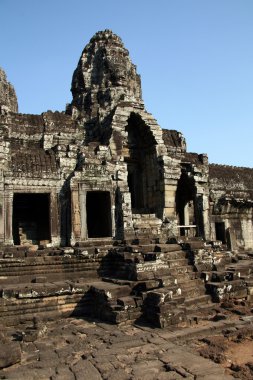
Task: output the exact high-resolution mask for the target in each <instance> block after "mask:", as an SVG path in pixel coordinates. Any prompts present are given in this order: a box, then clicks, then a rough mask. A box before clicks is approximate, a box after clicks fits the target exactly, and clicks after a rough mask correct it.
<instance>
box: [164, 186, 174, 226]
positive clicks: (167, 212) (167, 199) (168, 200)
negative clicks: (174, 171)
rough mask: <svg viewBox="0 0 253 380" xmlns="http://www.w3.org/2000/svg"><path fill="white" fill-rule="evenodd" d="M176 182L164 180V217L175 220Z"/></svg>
mask: <svg viewBox="0 0 253 380" xmlns="http://www.w3.org/2000/svg"><path fill="white" fill-rule="evenodd" d="M176 191H177V180H166V181H165V191H164V195H165V196H164V216H165V217H166V218H169V219H171V220H176Z"/></svg>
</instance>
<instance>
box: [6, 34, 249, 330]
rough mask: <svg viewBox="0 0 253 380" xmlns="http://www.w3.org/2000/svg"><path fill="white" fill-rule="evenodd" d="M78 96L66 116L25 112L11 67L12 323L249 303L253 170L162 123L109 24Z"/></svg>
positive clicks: (81, 65) (159, 320)
mask: <svg viewBox="0 0 253 380" xmlns="http://www.w3.org/2000/svg"><path fill="white" fill-rule="evenodd" d="M71 92H72V95H73V100H72V102H71V103H70V104H68V105H67V107H66V111H65V112H51V111H47V112H44V113H42V114H41V115H32V114H20V113H18V104H17V98H16V95H15V90H14V88H13V87H12V85H11V84H10V83H8V81H7V79H6V75H5V73H4V71H3V70H0V158H1V160H0V164H1V170H0V181H1V182H0V186H1V190H0V191H1V196H0V242H1V251H0V257H1V258H0V260H1V266H0V295H1V298H0V301H1V302H0V310H1V313H0V319H1V321H4V322H5V323H9V324H12V323H13V324H15V323H18V321H20V320H21V319H29V318H30V319H31V318H32V317H33V316H34V315H35V314H36V315H38V314H40V315H41V316H42V317H45V318H47V317H48V316H50V315H66V316H68V315H70V314H71V315H72V314H73V315H74V314H75V313H76V314H78V313H79V314H83V315H84V314H89V315H96V316H98V317H99V318H102V319H105V320H110V321H114V322H120V321H125V320H136V319H137V318H139V317H140V316H141V315H142V316H143V315H144V316H145V317H146V318H147V319H148V320H149V321H151V322H153V323H154V324H155V325H159V326H161V327H164V326H166V325H169V324H171V323H178V322H179V321H182V320H184V319H185V318H187V316H191V315H193V314H192V313H193V311H192V308H193V306H194V305H195V306H196V305H202V306H203V305H205V306H206V305H207V304H208V305H209V304H210V302H212V301H215V302H219V301H221V300H222V299H227V298H244V299H246V300H248V301H249V302H251V297H252V296H251V294H252V293H253V291H252V290H253V287H252V288H251V287H250V284H251V281H252V280H251V272H252V270H253V269H252V268H253V265H252V262H251V257H252V256H251V252H252V250H253V214H252V212H253V169H249V168H238V167H230V166H224V165H216V164H215V165H214V164H209V163H208V157H207V155H206V154H198V153H189V152H187V149H186V142H185V139H184V137H183V135H182V134H181V133H180V132H178V131H175V130H167V129H162V128H161V127H160V126H159V125H158V123H157V121H156V120H155V118H154V117H153V116H152V115H151V114H150V113H148V112H147V111H146V109H145V106H144V103H143V100H142V91H141V78H140V75H139V74H138V73H137V70H136V66H135V65H134V64H133V63H132V62H131V60H130V57H129V53H128V51H127V50H126V48H125V47H124V45H123V43H122V41H121V39H120V38H119V37H118V36H117V35H115V34H114V33H112V32H111V31H109V30H105V31H102V32H98V33H96V34H95V35H94V37H92V39H91V40H90V42H89V43H88V45H87V46H86V47H85V48H84V50H83V52H82V54H81V57H80V59H79V62H78V64H77V67H76V69H75V71H74V74H73V78H72V85H71ZM240 259H241V260H240ZM252 286H253V285H252ZM231 289H232V290H231ZM198 302H199V303H198ZM162 305H165V306H162ZM198 308H199V306H198Z"/></svg>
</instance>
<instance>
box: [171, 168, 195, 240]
mask: <svg viewBox="0 0 253 380" xmlns="http://www.w3.org/2000/svg"><path fill="white" fill-rule="evenodd" d="M195 199H196V189H195V183H194V179H193V178H192V177H189V176H188V173H187V172H186V171H183V172H182V174H181V177H180V179H179V181H178V187H177V192H176V211H177V217H178V223H179V225H180V226H181V227H180V235H181V236H185V235H186V236H191V237H193V236H196V234H197V228H196V224H197V223H196V215H195V214H196V210H195Z"/></svg>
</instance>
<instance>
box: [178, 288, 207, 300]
mask: <svg viewBox="0 0 253 380" xmlns="http://www.w3.org/2000/svg"><path fill="white" fill-rule="evenodd" d="M181 291H182V293H181V294H182V295H183V296H184V297H185V298H186V299H187V298H194V297H198V296H201V295H204V294H206V289H205V288H203V287H196V286H194V287H191V288H187V289H181Z"/></svg>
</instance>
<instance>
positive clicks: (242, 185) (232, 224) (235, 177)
mask: <svg viewBox="0 0 253 380" xmlns="http://www.w3.org/2000/svg"><path fill="white" fill-rule="evenodd" d="M209 170H210V200H211V207H212V223H211V226H212V237H213V238H215V235H216V234H217V224H218V223H224V228H225V240H226V241H227V242H228V243H229V245H230V246H231V248H232V249H238V248H244V249H252V248H253V223H252V221H253V218H252V212H253V192H252V189H253V186H252V185H253V169H250V168H237V167H231V166H224V165H210V167H209Z"/></svg>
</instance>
